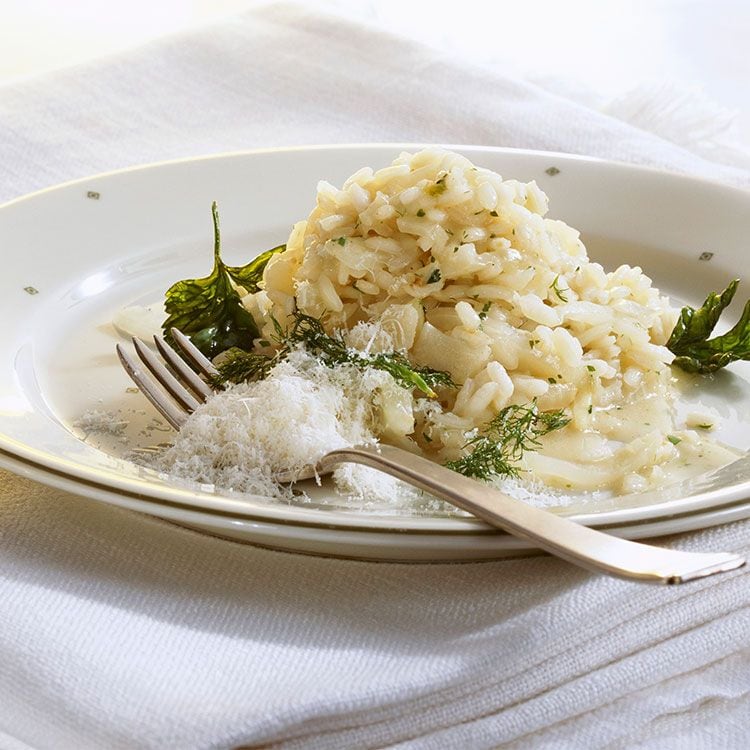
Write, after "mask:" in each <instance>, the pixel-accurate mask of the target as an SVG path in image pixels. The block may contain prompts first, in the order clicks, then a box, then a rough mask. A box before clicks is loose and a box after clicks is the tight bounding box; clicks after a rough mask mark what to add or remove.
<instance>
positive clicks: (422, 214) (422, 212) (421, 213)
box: [417, 208, 424, 218]
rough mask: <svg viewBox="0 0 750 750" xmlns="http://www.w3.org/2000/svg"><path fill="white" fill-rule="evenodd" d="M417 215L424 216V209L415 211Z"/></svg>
mask: <svg viewBox="0 0 750 750" xmlns="http://www.w3.org/2000/svg"><path fill="white" fill-rule="evenodd" d="M417 216H419V217H420V218H421V217H422V216H424V209H423V208H420V209H419V211H417Z"/></svg>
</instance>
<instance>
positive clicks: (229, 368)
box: [212, 347, 278, 387]
mask: <svg viewBox="0 0 750 750" xmlns="http://www.w3.org/2000/svg"><path fill="white" fill-rule="evenodd" d="M277 359H278V357H277V356H276V355H271V356H268V355H266V354H258V353H256V352H246V351H245V350H244V349H238V348H237V347H232V348H231V349H228V350H227V351H225V352H223V353H222V356H221V357H220V360H219V361H217V365H216V369H217V370H218V371H219V375H218V376H217V377H215V378H214V379H213V383H212V384H213V385H214V386H217V387H218V386H221V385H224V384H225V383H227V382H229V383H245V382H247V381H250V380H263V379H264V378H265V377H266V376H267V375H268V373H269V372H270V371H271V368H272V367H273V366H274V365H275V364H276V362H277Z"/></svg>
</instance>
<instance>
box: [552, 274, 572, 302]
mask: <svg viewBox="0 0 750 750" xmlns="http://www.w3.org/2000/svg"><path fill="white" fill-rule="evenodd" d="M559 281H560V274H559V273H558V274H557V276H555V279H554V281H553V282H552V283H551V284H550V285H549V288H550V289H551V290H552V291H553V292H554V293H555V296H556V297H557V298H558V299H559V300H560V301H561V302H567V301H568V298H567V297H566V296H565V292H567V291H569V290H568V289H560V287H559V286H558V283H559Z"/></svg>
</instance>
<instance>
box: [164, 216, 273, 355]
mask: <svg viewBox="0 0 750 750" xmlns="http://www.w3.org/2000/svg"><path fill="white" fill-rule="evenodd" d="M211 214H212V216H213V224H214V267H213V270H212V271H211V273H210V274H209V275H208V276H206V277H205V278H202V279H185V280H183V281H178V282H176V283H175V284H173V285H172V286H171V287H170V288H169V289H168V290H167V292H166V301H165V303H164V308H165V310H166V312H167V319H166V320H165V321H164V323H162V328H163V329H164V334H165V337H166V339H167V341H168V342H170V343H171V338H172V337H171V335H170V330H171V329H172V328H178V329H179V330H181V331H182V332H183V333H185V334H186V335H188V336H189V337H190V339H191V341H192V342H193V343H194V344H195V345H196V346H197V347H198V348H199V349H200V350H201V351H202V352H203V354H205V355H206V356H207V357H210V358H213V357H215V356H216V355H217V354H220V353H221V352H223V351H226V350H227V349H231V348H233V347H237V348H240V349H250V348H251V347H252V345H253V339H254V338H256V337H257V336H258V327H257V326H256V324H255V321H254V320H253V317H252V315H250V313H249V312H248V311H247V310H245V308H244V307H243V306H242V304H241V302H240V295H239V294H238V292H237V290H236V289H235V287H234V285H233V284H232V281H234V282H235V283H236V284H239V285H241V286H243V287H244V288H245V289H247V290H248V291H249V292H250V291H257V289H258V282H259V281H260V279H261V278H262V275H263V269H264V268H265V266H266V264H267V263H268V261H269V259H270V258H271V256H272V255H275V254H276V253H277V252H281V250H283V249H284V245H281V246H279V247H276V248H273V250H268V251H267V252H265V253H263V254H262V255H260V256H258V257H257V258H255V259H254V260H253V261H251V262H250V263H248V264H247V265H246V266H227V265H225V264H224V262H223V261H222V260H221V233H220V230H219V212H218V209H217V206H216V202H215V201H214V203H213V204H212V206H211Z"/></svg>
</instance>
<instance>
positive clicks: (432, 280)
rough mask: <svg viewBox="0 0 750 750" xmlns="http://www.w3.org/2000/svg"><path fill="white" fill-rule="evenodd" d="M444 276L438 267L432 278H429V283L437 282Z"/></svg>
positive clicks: (431, 275)
mask: <svg viewBox="0 0 750 750" xmlns="http://www.w3.org/2000/svg"><path fill="white" fill-rule="evenodd" d="M441 278H442V275H441V273H440V269H439V268H436V269H435V270H434V271H433V272H432V273H431V274H430V278H429V279H427V283H428V284H437V282H438V281H440V279H441Z"/></svg>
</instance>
